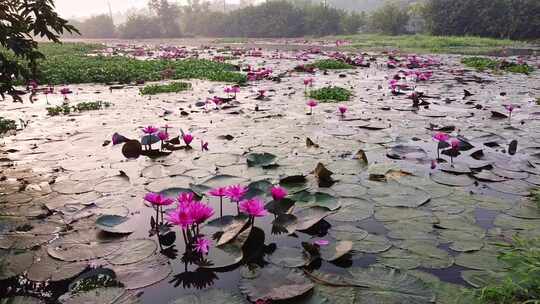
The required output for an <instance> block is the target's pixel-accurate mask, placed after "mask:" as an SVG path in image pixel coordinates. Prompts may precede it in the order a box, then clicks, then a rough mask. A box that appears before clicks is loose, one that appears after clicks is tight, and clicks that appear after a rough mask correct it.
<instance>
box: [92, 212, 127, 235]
mask: <svg viewBox="0 0 540 304" xmlns="http://www.w3.org/2000/svg"><path fill="white" fill-rule="evenodd" d="M96 227H97V228H99V229H101V230H103V231H106V232H109V233H118V234H130V233H132V232H133V231H135V227H134V222H133V221H130V220H129V218H127V217H123V216H118V215H102V216H100V217H99V218H98V219H97V220H96Z"/></svg>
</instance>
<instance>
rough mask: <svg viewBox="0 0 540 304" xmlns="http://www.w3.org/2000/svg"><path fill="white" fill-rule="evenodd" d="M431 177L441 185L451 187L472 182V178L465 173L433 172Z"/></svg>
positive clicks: (464, 185) (463, 185)
mask: <svg viewBox="0 0 540 304" xmlns="http://www.w3.org/2000/svg"><path fill="white" fill-rule="evenodd" d="M431 179H432V180H433V181H434V182H436V183H439V184H441V185H447V186H452V187H467V186H470V185H472V184H473V183H474V180H473V179H471V178H470V177H469V176H467V175H462V174H461V175H456V174H450V173H446V172H435V173H433V174H431Z"/></svg>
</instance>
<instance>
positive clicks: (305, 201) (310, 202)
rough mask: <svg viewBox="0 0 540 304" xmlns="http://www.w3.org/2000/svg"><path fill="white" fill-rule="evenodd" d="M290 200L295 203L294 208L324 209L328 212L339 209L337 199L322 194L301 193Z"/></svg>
mask: <svg viewBox="0 0 540 304" xmlns="http://www.w3.org/2000/svg"><path fill="white" fill-rule="evenodd" d="M291 199H292V200H294V201H296V206H298V207H300V208H308V207H324V208H327V209H329V210H336V209H338V208H339V207H340V203H339V201H338V200H337V198H335V197H334V196H332V195H330V194H327V193H324V192H316V193H309V192H307V191H302V192H299V193H296V194H295V195H293V196H291Z"/></svg>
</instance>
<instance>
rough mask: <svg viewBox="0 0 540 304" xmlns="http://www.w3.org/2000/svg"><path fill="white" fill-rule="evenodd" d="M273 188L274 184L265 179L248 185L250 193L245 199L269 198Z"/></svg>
mask: <svg viewBox="0 0 540 304" xmlns="http://www.w3.org/2000/svg"><path fill="white" fill-rule="evenodd" d="M271 187H272V183H271V182H269V181H268V180H265V179H264V180H260V181H256V182H252V183H250V184H249V185H248V192H247V193H246V195H245V196H244V197H245V198H246V199H250V198H254V197H260V198H265V197H268V196H269V194H270V188H271Z"/></svg>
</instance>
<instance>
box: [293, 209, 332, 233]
mask: <svg viewBox="0 0 540 304" xmlns="http://www.w3.org/2000/svg"><path fill="white" fill-rule="evenodd" d="M330 214H332V212H331V211H330V210H328V209H327V208H323V207H310V208H305V209H300V210H299V211H296V212H295V213H294V216H296V223H295V228H296V230H300V231H301V230H306V229H309V228H310V227H311V226H313V225H315V224H317V223H318V222H319V221H321V220H322V219H324V218H325V217H327V216H329V215H330Z"/></svg>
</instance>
